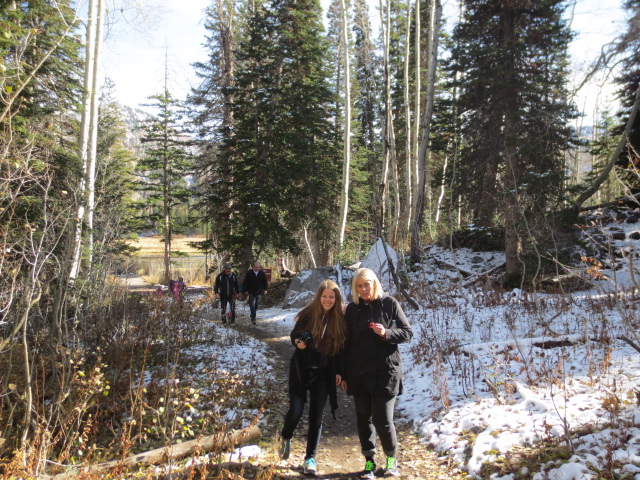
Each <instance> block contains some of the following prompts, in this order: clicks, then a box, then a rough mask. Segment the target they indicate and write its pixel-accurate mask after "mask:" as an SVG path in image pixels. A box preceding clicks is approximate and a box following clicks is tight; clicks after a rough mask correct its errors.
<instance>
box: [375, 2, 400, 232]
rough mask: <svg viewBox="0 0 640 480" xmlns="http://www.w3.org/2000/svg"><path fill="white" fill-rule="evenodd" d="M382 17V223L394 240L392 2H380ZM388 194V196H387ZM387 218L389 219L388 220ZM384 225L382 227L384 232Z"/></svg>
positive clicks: (396, 189)
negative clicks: (391, 192)
mask: <svg viewBox="0 0 640 480" xmlns="http://www.w3.org/2000/svg"><path fill="white" fill-rule="evenodd" d="M380 15H382V16H383V17H382V19H381V20H382V25H383V27H382V38H383V50H384V53H383V58H384V61H383V64H384V110H385V116H384V117H385V120H384V145H383V149H384V152H385V153H384V167H383V176H382V184H381V190H382V192H381V193H382V212H381V214H382V222H385V223H386V224H389V227H390V230H391V236H392V238H393V239H394V240H396V239H397V234H398V224H399V220H398V216H399V215H398V212H399V209H400V205H399V204H398V199H399V197H400V192H399V187H398V176H397V160H396V139H395V133H394V129H393V108H392V104H391V68H390V65H389V55H390V51H389V49H390V45H391V37H390V34H391V2H390V0H387V1H386V6H385V8H383V5H382V0H380ZM390 169H391V170H392V173H394V179H393V182H394V183H393V186H394V198H395V205H394V212H393V213H394V214H393V215H390V209H389V208H387V205H388V203H390V198H389V188H388V181H389V170H390ZM385 193H386V195H385ZM387 217H388V218H389V219H388V220H387ZM384 230H385V228H384V224H383V225H382V231H384Z"/></svg>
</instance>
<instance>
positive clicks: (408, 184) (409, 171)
mask: <svg viewBox="0 0 640 480" xmlns="http://www.w3.org/2000/svg"><path fill="white" fill-rule="evenodd" d="M406 15H407V31H406V33H405V43H404V117H405V125H406V126H405V128H406V131H407V135H406V140H405V150H406V157H407V158H406V162H405V190H406V198H405V202H406V205H407V207H406V211H407V219H406V220H407V223H406V229H407V232H409V231H411V230H410V229H411V224H412V220H413V168H414V167H413V164H414V158H415V157H413V148H412V141H411V140H412V139H411V134H412V128H411V101H410V98H411V95H410V91H409V90H410V84H409V61H410V57H411V48H410V45H411V2H407V14H406ZM416 31H417V30H416ZM416 66H417V65H416ZM417 95H418V96H419V95H420V91H419V90H418V91H417ZM416 118H417V117H416Z"/></svg>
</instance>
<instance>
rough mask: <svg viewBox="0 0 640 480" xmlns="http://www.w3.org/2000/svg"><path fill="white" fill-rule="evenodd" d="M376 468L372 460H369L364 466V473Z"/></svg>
mask: <svg viewBox="0 0 640 480" xmlns="http://www.w3.org/2000/svg"><path fill="white" fill-rule="evenodd" d="M374 468H376V464H375V463H373V462H372V461H371V460H367V462H366V463H365V464H364V471H365V472H370V471H371V470H373V469H374Z"/></svg>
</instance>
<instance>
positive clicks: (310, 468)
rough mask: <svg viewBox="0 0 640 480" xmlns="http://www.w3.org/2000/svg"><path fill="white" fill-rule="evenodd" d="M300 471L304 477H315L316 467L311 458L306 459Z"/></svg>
mask: <svg viewBox="0 0 640 480" xmlns="http://www.w3.org/2000/svg"><path fill="white" fill-rule="evenodd" d="M302 471H303V472H304V473H305V475H312V476H314V477H315V476H316V474H317V473H318V467H317V466H316V461H315V459H314V458H313V457H311V458H307V459H306V460H305V461H304V465H302Z"/></svg>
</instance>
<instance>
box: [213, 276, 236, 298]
mask: <svg viewBox="0 0 640 480" xmlns="http://www.w3.org/2000/svg"><path fill="white" fill-rule="evenodd" d="M213 291H214V293H216V294H218V293H219V294H220V297H222V298H233V297H234V296H235V294H236V293H238V292H239V291H240V289H239V288H238V278H237V277H236V274H235V273H233V272H232V273H230V274H229V275H227V274H225V273H224V272H221V273H220V274H219V275H218V276H217V277H216V283H215V285H214V288H213Z"/></svg>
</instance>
